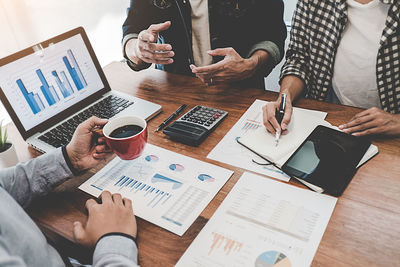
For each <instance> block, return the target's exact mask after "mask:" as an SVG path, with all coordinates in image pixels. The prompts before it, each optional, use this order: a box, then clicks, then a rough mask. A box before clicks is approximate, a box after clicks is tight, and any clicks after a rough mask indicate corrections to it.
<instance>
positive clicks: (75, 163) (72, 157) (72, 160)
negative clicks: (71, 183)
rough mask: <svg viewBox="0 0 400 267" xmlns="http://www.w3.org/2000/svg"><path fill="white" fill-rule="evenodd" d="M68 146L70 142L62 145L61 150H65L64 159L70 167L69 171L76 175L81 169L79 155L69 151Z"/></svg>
mask: <svg viewBox="0 0 400 267" xmlns="http://www.w3.org/2000/svg"><path fill="white" fill-rule="evenodd" d="M69 146H70V144H68V145H66V146H65V147H63V152H65V154H64V157H65V161H66V162H67V165H68V167H69V168H70V169H71V172H72V173H73V174H74V175H78V174H79V173H80V172H81V171H83V169H82V167H81V166H80V164H79V162H80V160H79V157H78V156H77V155H76V154H75V153H73V152H72V151H71V148H70V147H69Z"/></svg>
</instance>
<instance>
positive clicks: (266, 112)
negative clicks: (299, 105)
mask: <svg viewBox="0 0 400 267" xmlns="http://www.w3.org/2000/svg"><path fill="white" fill-rule="evenodd" d="M281 97H282V94H280V95H279V97H278V99H277V100H276V101H275V102H268V103H267V104H266V105H265V106H263V121H264V125H265V127H266V128H267V131H268V132H270V133H272V134H275V133H276V132H277V131H278V132H280V133H282V134H286V133H287V127H288V125H289V123H290V119H291V118H292V112H293V107H292V100H291V99H290V96H289V94H287V95H286V106H285V115H284V116H283V119H282V122H281V124H280V125H279V123H278V121H277V120H276V117H275V113H276V112H277V110H279V106H280V104H281Z"/></svg>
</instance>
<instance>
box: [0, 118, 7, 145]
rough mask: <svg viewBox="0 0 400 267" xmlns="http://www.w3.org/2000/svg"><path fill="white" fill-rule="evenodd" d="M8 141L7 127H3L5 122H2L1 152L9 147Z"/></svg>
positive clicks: (0, 133) (0, 126)
mask: <svg viewBox="0 0 400 267" xmlns="http://www.w3.org/2000/svg"><path fill="white" fill-rule="evenodd" d="M8 147H9V145H8V143H7V129H6V128H5V126H4V127H3V122H1V123H0V152H4V151H6V150H7V149H8Z"/></svg>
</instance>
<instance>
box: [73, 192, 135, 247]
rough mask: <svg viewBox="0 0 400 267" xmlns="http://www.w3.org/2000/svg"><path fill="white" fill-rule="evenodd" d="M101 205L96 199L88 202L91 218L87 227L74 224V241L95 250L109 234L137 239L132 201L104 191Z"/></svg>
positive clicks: (101, 196) (77, 223)
mask: <svg viewBox="0 0 400 267" xmlns="http://www.w3.org/2000/svg"><path fill="white" fill-rule="evenodd" d="M100 199H101V204H99V203H97V202H96V201H95V200H94V199H89V200H88V201H86V209H87V210H88V213H89V218H88V220H87V222H86V225H85V227H83V225H82V223H80V222H74V232H73V234H74V239H75V241H76V242H77V243H79V244H81V245H84V246H86V247H90V248H93V247H94V246H95V245H96V243H97V241H98V240H99V238H100V237H102V236H103V235H105V234H108V233H123V234H127V235H130V236H132V237H133V238H136V235H137V225H136V218H135V215H134V214H133V210H132V201H131V200H129V199H127V198H122V196H121V195H120V194H113V195H111V193H110V192H108V191H104V192H103V193H102V194H101V195H100Z"/></svg>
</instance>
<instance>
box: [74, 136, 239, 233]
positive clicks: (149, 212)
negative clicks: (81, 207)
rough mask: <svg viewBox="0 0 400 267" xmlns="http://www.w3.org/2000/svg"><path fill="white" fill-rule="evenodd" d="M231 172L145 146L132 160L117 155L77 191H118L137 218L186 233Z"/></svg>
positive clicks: (148, 145)
mask: <svg viewBox="0 0 400 267" xmlns="http://www.w3.org/2000/svg"><path fill="white" fill-rule="evenodd" d="M232 174H233V171H230V170H227V169H224V168H221V167H218V166H215V165H212V164H209V163H206V162H202V161H199V160H196V159H193V158H189V157H186V156H184V155H181V154H178V153H175V152H172V151H168V150H166V149H163V148H160V147H157V146H154V145H151V144H147V145H146V148H145V149H144V151H143V153H142V155H141V156H140V157H139V158H137V159H134V160H127V161H125V160H121V159H119V158H118V157H116V158H115V159H114V160H112V161H111V162H110V163H109V164H107V165H106V166H105V167H104V168H103V169H102V170H100V171H99V172H98V173H96V174H95V175H94V176H92V177H91V178H90V179H89V180H87V181H86V182H85V183H83V184H82V185H81V186H80V187H79V189H81V190H83V191H84V192H87V193H89V194H91V195H93V196H95V197H98V196H99V195H100V194H101V192H103V191H104V190H108V191H110V192H111V193H120V194H121V195H122V196H123V197H126V198H129V199H131V200H132V202H133V210H134V212H135V214H136V215H137V216H139V217H140V218H142V219H145V220H147V221H149V222H151V223H154V224H156V225H158V226H160V227H163V228H165V229H167V230H169V231H171V232H173V233H175V234H177V235H180V236H181V235H183V234H184V233H185V231H186V230H187V229H188V228H189V226H190V225H191V224H192V223H193V222H194V221H195V220H196V218H197V217H198V216H199V215H200V213H201V212H202V211H203V209H204V208H205V207H206V206H207V205H208V203H209V202H210V201H211V200H212V199H213V198H214V196H215V195H216V194H217V193H218V191H219V190H220V189H221V187H222V186H223V185H224V184H225V183H226V181H228V179H229V178H230V177H231V176H232Z"/></svg>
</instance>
